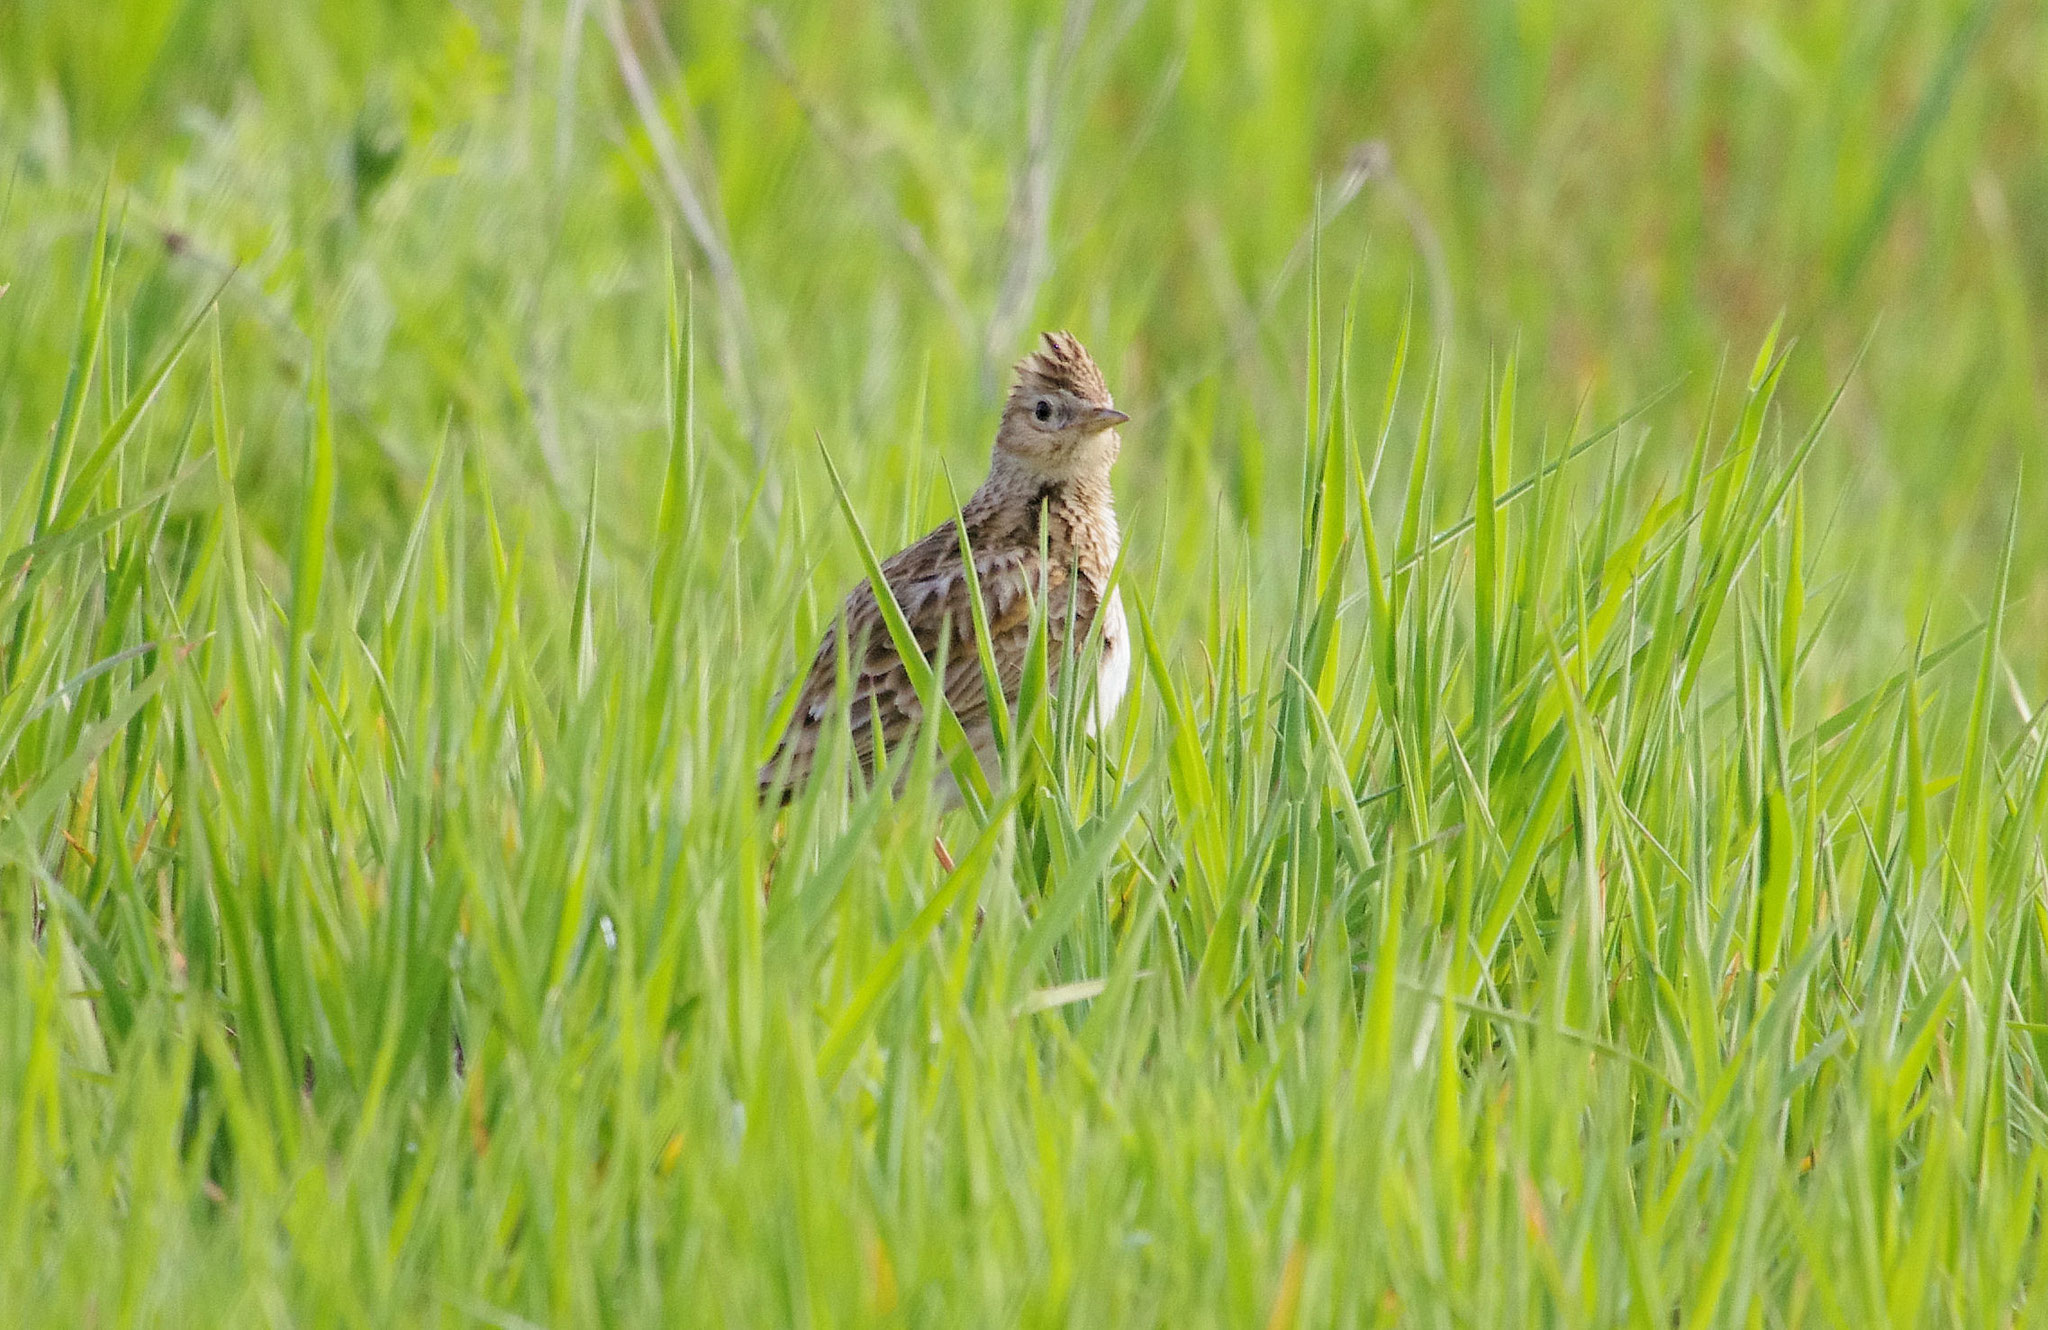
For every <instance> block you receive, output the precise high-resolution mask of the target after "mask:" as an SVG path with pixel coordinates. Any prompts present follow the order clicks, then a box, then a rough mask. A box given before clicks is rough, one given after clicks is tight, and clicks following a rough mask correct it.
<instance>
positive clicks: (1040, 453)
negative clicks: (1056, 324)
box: [996, 332, 1130, 479]
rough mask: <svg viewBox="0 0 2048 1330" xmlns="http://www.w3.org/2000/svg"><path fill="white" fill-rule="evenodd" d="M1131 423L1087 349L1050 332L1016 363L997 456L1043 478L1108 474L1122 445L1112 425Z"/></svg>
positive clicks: (998, 434)
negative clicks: (1100, 472)
mask: <svg viewBox="0 0 2048 1330" xmlns="http://www.w3.org/2000/svg"><path fill="white" fill-rule="evenodd" d="M1129 419H1130V417H1129V416H1127V415H1125V414H1124V413H1123V412H1121V411H1119V410H1117V409H1116V407H1115V406H1114V405H1113V404H1112V403H1111V402H1110V397H1109V385H1108V384H1107V383H1104V382H1103V380H1102V371H1101V370H1099V369H1097V368H1096V367H1095V362H1094V361H1093V360H1092V359H1090V358H1089V355H1088V352H1087V350H1086V348H1084V347H1083V346H1082V345H1081V343H1080V342H1079V341H1077V340H1076V339H1075V337H1074V335H1073V334H1072V333H1064V332H1049V333H1046V334H1045V336H1044V344H1043V345H1042V346H1040V347H1039V348H1038V349H1037V350H1036V351H1033V352H1032V353H1031V354H1030V355H1028V356H1026V357H1024V358H1023V359H1022V360H1020V361H1018V362H1017V381H1016V383H1015V384H1014V385H1013V386H1012V387H1011V389H1010V397H1009V400H1008V401H1007V402H1005V403H1004V404H1003V423H1002V425H1001V426H1000V427H999V428H998V429H997V430H996V452H997V453H998V454H1004V455H1007V456H1008V457H1009V458H1010V459H1012V460H1013V461H1015V462H1017V463H1019V464H1021V465H1022V466H1024V467H1025V468H1026V469H1027V470H1029V471H1031V472H1033V473H1035V474H1037V475H1040V476H1043V477H1045V478H1047V479H1066V478H1069V477H1073V476H1077V475H1081V474H1085V473H1089V472H1097V471H1102V472H1106V471H1107V470H1108V469H1109V466H1110V463H1112V462H1114V461H1116V454H1117V449H1118V448H1119V447H1121V446H1122V443H1121V440H1119V439H1118V438H1117V433H1116V427H1117V426H1118V425H1121V424H1123V423H1124V422H1125V421H1126V420H1129Z"/></svg>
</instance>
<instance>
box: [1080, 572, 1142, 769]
mask: <svg viewBox="0 0 2048 1330" xmlns="http://www.w3.org/2000/svg"><path fill="white" fill-rule="evenodd" d="M1130 681H1131V630H1130V625H1129V624H1128V623H1126V622H1125V621H1124V597H1123V592H1122V591H1112V592H1110V593H1109V603H1108V604H1107V605H1104V606H1103V607H1102V656H1101V659H1100V661H1099V663H1098V664H1097V666H1096V671H1095V711H1094V714H1093V715H1091V716H1089V718H1088V733H1090V734H1099V733H1101V732H1102V731H1104V730H1106V729H1108V728H1109V723H1110V721H1112V720H1114V719H1116V709H1117V708H1118V707H1120V706H1122V705H1123V701H1124V689H1125V688H1126V687H1127V686H1128V685H1129V684H1130Z"/></svg>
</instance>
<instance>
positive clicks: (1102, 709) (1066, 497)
mask: <svg viewBox="0 0 2048 1330" xmlns="http://www.w3.org/2000/svg"><path fill="white" fill-rule="evenodd" d="M1046 348H1047V349H1046V350H1044V351H1041V352H1039V353H1036V354H1035V355H1033V356H1031V357H1028V358H1027V359H1026V360H1025V361H1024V363H1023V364H1021V365H1020V366H1019V367H1018V386H1017V389H1016V390H1015V391H1014V392H1013V393H1012V394H1011V397H1010V401H1009V403H1008V406H1007V409H1006V411H1005V416H1004V424H1003V429H1002V430H1001V431H999V433H998V435H997V448H996V457H995V461H994V463H993V464H992V465H991V467H990V472H989V477H988V479H987V481H986V482H984V483H983V485H982V486H981V488H980V489H978V490H977V491H975V493H974V496H973V497H972V498H971V499H969V500H968V502H967V503H966V504H965V505H964V506H963V508H962V510H961V518H962V521H963V523H964V524H965V526H966V528H967V536H968V542H969V544H970V545H971V547H972V549H973V551H974V576H975V578H976V580H977V581H978V582H979V583H980V585H981V594H982V601H983V608H984V610H985V611H986V613H987V615H988V623H989V636H990V642H989V647H990V653H991V655H992V656H993V657H994V659H995V662H996V667H997V669H996V672H997V676H998V678H999V680H1000V682H1001V684H1002V690H1003V695H1004V698H1005V700H1006V701H1007V702H1008V704H1009V705H1010V706H1011V707H1014V706H1015V705H1016V699H1017V687H1018V683H1019V681H1020V680H1021V678H1022V676H1023V667H1024V658H1025V653H1026V649H1027V646H1028V643H1029V640H1030V634H1031V617H1032V616H1031V606H1032V602H1033V600H1034V599H1035V598H1036V597H1037V596H1038V595H1039V594H1040V592H1041V588H1042V589H1043V594H1044V596H1045V602H1046V604H1045V618H1046V631H1047V638H1048V640H1047V647H1048V655H1049V658H1050V659H1051V660H1052V661H1053V662H1054V669H1055V672H1057V670H1058V668H1059V665H1058V662H1060V661H1061V660H1062V659H1063V658H1064V657H1065V655H1066V653H1067V651H1068V650H1069V642H1068V634H1069V626H1068V625H1069V621H1070V619H1071V622H1072V630H1071V631H1072V635H1073V639H1072V649H1073V650H1076V651H1078V650H1080V649H1082V647H1083V646H1084V644H1086V643H1087V642H1088V640H1089V633H1090V630H1091V629H1092V627H1093V626H1094V623H1095V619H1096V616H1097V613H1098V611H1099V610H1101V609H1102V608H1103V606H1104V604H1105V602H1104V592H1105V589H1106V587H1107V582H1108V577H1109V572H1110V568H1111V566H1112V565H1113V564H1114V563H1115V561H1116V555H1117V548H1118V539H1119V537H1118V532H1117V524H1116V514H1115V511H1114V509H1113V507H1112V504H1111V494H1110V487H1109V477H1108V471H1109V463H1110V462H1111V461H1113V460H1114V458H1115V455H1116V435H1115V433H1114V430H1113V425H1114V424H1115V423H1117V422H1120V421H1121V420H1123V419H1124V417H1123V415H1122V413H1120V412H1116V411H1114V410H1113V409H1112V408H1111V406H1110V402H1109V394H1108V389H1107V388H1106V387H1105V386H1104V385H1103V381H1102V376H1101V372H1100V371H1099V370H1097V369H1096V368H1095V365H1094V362H1093V361H1092V360H1089V359H1088V358H1087V352H1086V351H1083V350H1082V349H1081V347H1080V343H1079V342H1076V341H1074V340H1073V339H1072V338H1071V337H1068V336H1066V335H1064V334H1058V335H1049V336H1048V337H1047V339H1046ZM1048 402H1050V403H1051V404H1052V406H1053V408H1054V410H1052V411H1048V412H1046V414H1045V415H1040V416H1038V417H1037V418H1036V419H1034V412H1037V411H1043V410H1044V409H1045V404H1046V403H1048ZM1060 412H1064V413H1066V415H1065V416H1062V415H1060V414H1058V413H1060ZM1063 419H1066V420H1068V421H1069V423H1068V424H1066V425H1064V426H1063V425H1062V424H1061V421H1062V420H1063ZM1041 421H1042V422H1043V423H1040V422H1041ZM1104 422H1106V423H1104ZM1041 537H1042V540H1043V545H1044V555H1043V556H1041V553H1040V546H1041ZM882 576H883V578H884V580H885V581H887V583H888V584H889V588H890V590H891V592H892V593H893V594H894V596H895V598H896V602H897V604H898V605H900V606H901V607H902V609H903V614H904V618H905V619H906V620H907V621H908V622H909V624H910V627H911V632H912V634H913V636H915V638H916V639H917V644H918V647H919V649H920V650H922V651H923V653H924V655H925V659H927V660H929V661H934V662H936V661H937V659H938V656H939V654H940V653H939V645H940V638H941V636H942V635H944V634H946V633H947V632H948V631H950V635H951V640H950V641H949V642H948V643H947V644H946V648H945V656H946V662H947V664H946V677H945V680H944V688H945V694H946V699H947V701H948V702H949V703H950V704H951V705H952V708H953V710H954V712H955V714H956V715H958V717H959V718H960V723H961V725H962V727H963V728H964V729H965V731H966V733H967V736H968V738H969V740H970V742H972V743H973V745H974V747H975V750H976V752H977V755H978V756H979V757H980V758H981V760H982V763H983V765H984V768H986V769H989V770H990V771H991V773H992V774H993V762H994V750H993V742H994V741H993V733H994V727H993V725H992V723H991V720H990V717H989V714H988V693H987V689H986V687H985V686H984V683H983V680H982V673H981V662H980V659H979V654H978V652H977V650H976V647H975V642H974V610H973V605H972V601H971V598H970V592H969V590H968V584H967V581H966V577H965V570H964V569H963V568H962V565H961V559H960V543H959V534H958V532H957V531H956V530H955V529H954V526H953V523H952V522H951V521H947V522H944V523H942V524H940V525H939V526H938V527H936V528H934V529H933V530H932V531H931V532H930V533H929V534H928V535H926V536H925V537H924V538H923V539H921V540H919V541H918V542H917V543H916V544H914V545H911V546H910V547H909V548H907V549H905V550H903V551H902V552H901V553H898V554H896V555H894V556H893V557H891V558H890V559H888V560H887V561H886V562H884V563H883V565H882ZM1107 607H1108V612H1107V614H1106V616H1105V617H1104V622H1103V631H1102V649H1101V657H1100V659H1101V665H1102V675H1101V679H1100V687H1099V690H1098V697H1097V705H1096V709H1095V711H1094V712H1093V713H1092V714H1091V717H1090V721H1091V724H1090V728H1091V729H1092V728H1094V724H1095V723H1099V722H1100V721H1102V720H1105V719H1106V718H1107V716H1108V715H1109V714H1110V712H1112V711H1113V710H1114V709H1115V705H1116V701H1117V699H1118V698H1119V697H1120V696H1121V694H1122V691H1123V681H1124V673H1125V671H1126V669H1127V668H1128V659H1129V642H1128V635H1127V632H1126V629H1125V624H1124V619H1123V609H1122V605H1121V603H1120V602H1119V600H1118V598H1117V597H1116V596H1115V594H1114V593H1111V594H1110V595H1109V598H1108V601H1107ZM842 627H843V630H844V632H845V634H846V640H847V642H848V643H849V651H850V652H852V653H855V654H853V655H851V656H850V657H849V659H848V670H849V679H850V685H851V693H850V696H849V698H848V703H849V711H848V716H849V719H850V721H851V723H852V731H853V749H854V754H855V756H856V758H857V759H858V761H859V763H860V767H861V770H862V772H863V774H864V775H867V776H868V777H870V778H872V776H873V772H874V768H875V749H876V745H877V743H878V741H879V742H881V743H883V744H885V745H886V746H887V749H888V752H889V761H890V763H891V765H892V766H893V765H894V764H895V763H896V762H897V761H900V760H901V759H900V758H899V757H898V756H897V749H898V748H899V747H900V746H901V745H903V744H905V743H907V742H908V741H909V740H910V739H911V738H912V737H913V736H915V735H916V733H917V731H918V727H919V725H920V724H921V722H922V720H923V707H922V705H921V704H920V703H919V701H918V697H917V692H916V689H915V688H914V687H913V686H912V685H911V681H910V675H909V672H908V671H907V670H906V669H905V668H904V665H903V661H902V660H901V659H900V658H899V657H898V655H897V653H896V649H895V643H894V642H893V641H892V640H891V638H890V636H889V630H888V625H887V624H886V623H885V622H884V621H883V618H882V613H881V609H880V606H879V605H878V604H877V603H876V600H875V594H874V590H873V588H872V587H871V586H869V584H868V583H867V582H866V581H865V580H863V581H862V582H861V583H860V584H859V585H858V586H856V587H854V588H853V590H852V592H851V593H850V594H848V596H847V597H846V599H845V601H844V602H843V604H842V605H841V606H840V610H839V614H838V616H837V617H836V618H835V620H834V622H833V624H832V625H831V626H829V627H828V628H827V629H826V632H825V634H824V640H823V641H822V642H821V643H820V645H819V647H818V650H817V653H816V655H815V656H813V658H812V661H811V665H810V668H809V669H808V670H807V671H805V673H804V674H803V676H802V677H801V679H800V680H799V681H798V683H797V684H796V687H797V689H798V690H799V691H798V697H797V701H796V705H795V709H794V710H793V712H792V713H791V715H790V720H789V727H788V729H787V730H786V731H785V732H784V734H783V736H782V740H781V743H780V745H779V746H778V747H777V749H776V753H775V756H774V757H773V758H771V759H770V761H769V762H768V764H767V765H766V766H765V767H763V768H762V770H761V773H760V778H759V779H760V787H761V793H762V795H763V797H777V796H779V797H780V799H781V800H783V801H787V799H788V798H789V795H790V792H791V791H792V790H794V789H797V788H801V787H802V786H803V785H804V783H805V782H806V781H807V780H808V779H809V777H810V774H811V766H812V763H813V761H814V760H815V757H816V753H817V748H818V745H819V742H820V740H821V739H822V737H823V734H824V730H825V726H826V725H827V724H829V723H830V722H831V720H832V717H833V715H834V714H835V706H834V691H835V688H836V686H837V681H838V634H839V632H840V631H841V630H842ZM950 784H951V782H950V779H948V780H945V781H943V782H942V790H950Z"/></svg>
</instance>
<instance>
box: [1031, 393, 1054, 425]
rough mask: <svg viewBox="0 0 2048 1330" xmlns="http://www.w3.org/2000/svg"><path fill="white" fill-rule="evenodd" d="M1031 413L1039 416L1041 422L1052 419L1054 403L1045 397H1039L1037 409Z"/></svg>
mask: <svg viewBox="0 0 2048 1330" xmlns="http://www.w3.org/2000/svg"><path fill="white" fill-rule="evenodd" d="M1031 414H1032V415H1033V416H1036V417H1037V418H1038V423H1039V424H1041V425H1042V424H1044V423H1045V422H1046V421H1048V420H1051V419H1052V403H1051V402H1048V401H1046V400H1045V399H1044V398H1043V397H1041V398H1039V399H1038V406H1037V407H1036V408H1035V409H1033V411H1032V412H1031Z"/></svg>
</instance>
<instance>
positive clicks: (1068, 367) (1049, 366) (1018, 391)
mask: <svg viewBox="0 0 2048 1330" xmlns="http://www.w3.org/2000/svg"><path fill="white" fill-rule="evenodd" d="M1043 340H1044V343H1045V344H1044V345H1043V346H1041V347H1039V348H1038V349H1037V350H1036V351H1033V352H1032V353H1031V354H1030V355H1028V356H1026V357H1024V358H1023V359H1022V360H1020V361H1018V362H1017V386H1016V387H1014V388H1012V389H1011V390H1010V400H1011V401H1012V402H1016V401H1019V400H1021V399H1023V398H1026V397H1029V396H1031V395H1032V394H1033V393H1041V392H1061V391H1064V392H1070V393H1073V394H1074V395H1075V396H1077V397H1079V398H1081V399H1082V400H1083V401H1086V402H1093V403H1095V404H1096V405H1098V406H1108V405H1110V400H1109V384H1107V383H1106V382H1104V381H1103V378H1102V371H1101V370H1099V369H1097V368H1096V367H1095V361H1094V360H1093V359H1091V358H1090V357H1089V355H1088V350H1087V348H1086V347H1084V346H1082V345H1081V343H1080V340H1079V339H1078V338H1076V337H1075V336H1074V334H1072V333H1068V332H1049V333H1046V334H1045V335H1044V338H1043Z"/></svg>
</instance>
